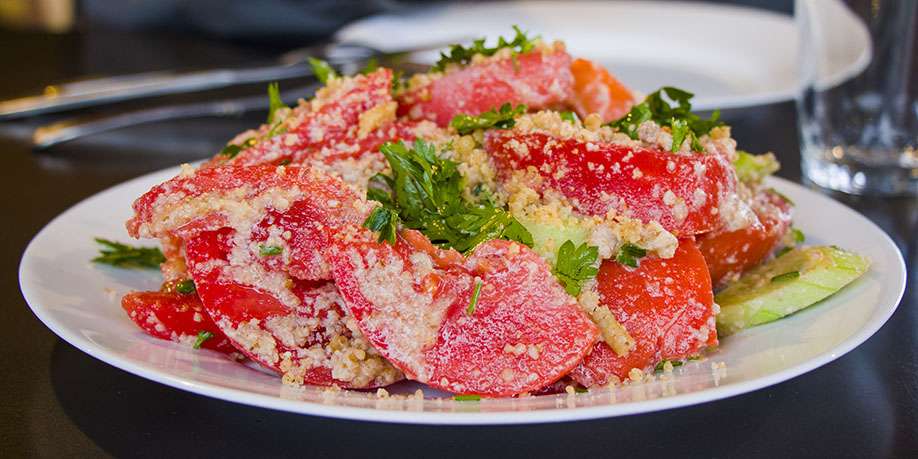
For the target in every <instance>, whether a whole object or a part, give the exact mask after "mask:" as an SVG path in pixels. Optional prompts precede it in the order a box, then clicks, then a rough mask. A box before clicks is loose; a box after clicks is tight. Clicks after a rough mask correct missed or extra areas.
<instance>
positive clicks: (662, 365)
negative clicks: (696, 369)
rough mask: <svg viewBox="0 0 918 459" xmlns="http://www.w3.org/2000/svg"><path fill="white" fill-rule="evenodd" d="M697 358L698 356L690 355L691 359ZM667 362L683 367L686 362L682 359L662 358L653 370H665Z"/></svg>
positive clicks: (655, 371)
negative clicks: (692, 356)
mask: <svg viewBox="0 0 918 459" xmlns="http://www.w3.org/2000/svg"><path fill="white" fill-rule="evenodd" d="M697 359H698V358H697V357H696V358H694V359H693V358H691V357H689V360H697ZM666 362H669V364H670V365H672V366H673V367H681V366H682V365H684V364H685V362H684V361H682V360H666V359H663V360H661V361H660V362H659V363H657V364H656V366H654V367H653V372H654V373H659V372H661V371H663V370H664V368H665V367H666Z"/></svg>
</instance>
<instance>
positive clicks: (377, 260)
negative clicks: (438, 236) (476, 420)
mask: <svg viewBox="0 0 918 459" xmlns="http://www.w3.org/2000/svg"><path fill="white" fill-rule="evenodd" d="M414 237H415V238H416V237H417V235H416V234H415V236H414ZM409 239H410V238H408V239H406V238H405V237H401V238H400V239H399V240H398V242H397V245H396V246H392V245H389V244H385V243H374V242H365V243H357V244H347V245H342V246H341V247H340V252H339V253H338V254H337V255H336V256H335V257H333V260H334V261H333V264H334V275H335V282H336V283H337V285H338V288H339V291H340V292H341V296H342V297H343V298H344V300H345V303H346V305H347V307H348V309H349V311H350V312H351V314H352V315H353V317H355V318H356V319H357V322H358V324H359V326H360V329H361V331H363V333H364V335H365V336H366V337H367V339H369V340H370V342H372V343H373V345H374V346H375V347H376V348H377V349H379V351H380V352H381V353H382V354H383V355H384V356H386V358H387V359H389V361H391V362H392V363H393V364H394V365H396V366H397V367H399V368H400V369H401V370H402V371H404V372H405V374H406V375H407V376H408V377H409V378H411V379H414V380H417V381H420V382H423V383H426V384H428V385H430V386H432V387H436V388H439V389H443V390H447V391H451V392H456V393H470V394H481V395H486V396H494V397H498V396H508V395H513V394H519V393H523V392H528V391H533V390H536V389H539V388H541V387H543V386H546V385H548V384H551V383H552V382H554V381H556V380H558V379H559V378H561V377H562V376H563V375H564V374H566V373H567V372H568V371H570V369H571V368H573V367H574V366H575V365H576V364H577V363H578V362H579V361H580V359H582V357H583V355H584V354H585V353H586V352H587V351H588V350H589V349H590V347H592V345H593V343H594V342H595V341H596V338H597V334H598V331H597V329H596V327H595V326H594V325H593V324H592V322H590V320H589V318H587V317H586V316H585V315H584V314H583V313H582V312H581V311H580V309H579V307H578V306H577V303H576V301H575V300H574V299H573V298H572V297H571V296H569V295H567V293H565V291H564V289H563V288H562V287H561V286H560V285H559V284H558V282H557V281H556V280H555V279H554V278H553V276H552V274H551V271H550V269H549V267H548V265H547V264H545V262H544V261H543V260H542V259H541V258H539V256H538V255H537V254H536V253H535V252H533V251H531V250H530V249H528V248H527V247H525V246H521V245H519V244H517V243H513V242H508V241H501V240H494V241H489V242H486V243H484V244H482V245H480V246H479V247H478V248H477V249H475V251H474V252H473V253H472V254H471V255H470V256H469V257H468V258H467V259H465V260H462V262H461V263H458V264H457V263H452V262H450V260H454V259H456V256H457V255H458V254H456V253H455V252H453V255H452V256H450V255H443V254H434V256H431V255H430V251H429V248H427V247H424V246H423V244H422V245H421V247H420V248H416V247H414V246H413V245H411V243H410V242H409ZM434 250H435V249H434ZM460 259H461V257H460ZM479 283H480V285H481V287H480V291H479V293H478V299H477V304H476V305H475V306H474V307H470V304H472V297H473V295H474V294H475V291H476V286H477V285H479Z"/></svg>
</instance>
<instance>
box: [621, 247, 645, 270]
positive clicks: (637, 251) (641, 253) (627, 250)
mask: <svg viewBox="0 0 918 459" xmlns="http://www.w3.org/2000/svg"><path fill="white" fill-rule="evenodd" d="M645 256H647V251H646V250H644V249H643V248H641V247H638V246H636V245H634V244H632V243H630V242H626V243H625V244H624V245H622V247H621V248H620V249H618V255H617V256H616V257H615V261H617V262H619V263H621V264H623V265H625V266H629V267H632V268H637V267H638V260H639V259H641V258H644V257H645Z"/></svg>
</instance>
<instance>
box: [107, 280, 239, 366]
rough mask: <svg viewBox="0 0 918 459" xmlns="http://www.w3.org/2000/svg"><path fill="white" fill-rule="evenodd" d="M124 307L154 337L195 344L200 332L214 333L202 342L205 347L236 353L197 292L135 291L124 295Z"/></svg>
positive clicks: (122, 303)
mask: <svg viewBox="0 0 918 459" xmlns="http://www.w3.org/2000/svg"><path fill="white" fill-rule="evenodd" d="M121 307H122V308H124V310H125V312H127V314H128V317H130V318H131V320H133V321H134V323H136V324H137V326H138V327H140V328H141V329H143V331H145V332H147V333H148V334H150V335H151V336H155V337H157V338H160V339H165V340H170V341H175V342H178V343H183V344H187V345H193V344H194V343H195V341H197V339H198V334H199V333H201V332H210V333H211V334H212V335H213V336H212V337H211V338H209V339H206V340H204V342H203V343H201V347H202V348H205V349H212V350H215V351H220V352H225V353H227V354H229V353H231V352H236V348H235V347H233V345H232V344H230V342H229V340H228V339H227V338H226V335H224V334H223V332H221V331H220V329H219V328H218V327H217V325H216V324H214V321H213V320H211V318H210V316H209V315H208V314H207V312H206V311H204V306H202V305H201V299H200V298H198V295H196V294H194V293H191V294H182V293H175V292H131V293H128V294H127V295H124V297H122V298H121Z"/></svg>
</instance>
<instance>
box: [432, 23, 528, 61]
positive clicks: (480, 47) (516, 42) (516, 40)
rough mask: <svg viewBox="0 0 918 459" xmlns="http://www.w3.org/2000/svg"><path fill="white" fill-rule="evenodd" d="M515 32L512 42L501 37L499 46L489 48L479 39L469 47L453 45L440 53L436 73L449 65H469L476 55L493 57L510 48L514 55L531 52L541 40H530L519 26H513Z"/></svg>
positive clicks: (482, 39) (498, 41)
mask: <svg viewBox="0 0 918 459" xmlns="http://www.w3.org/2000/svg"><path fill="white" fill-rule="evenodd" d="M513 31H514V32H515V35H514V36H513V39H512V40H509V41H508V40H507V39H506V38H504V37H499V38H498V39H497V46H494V47H488V46H485V39H484V38H479V39H478V40H475V41H473V42H472V44H471V45H470V46H468V47H465V46H462V45H458V44H457V45H451V46H450V47H449V50H447V51H446V52H442V51H441V52H440V60H438V61H437V63H436V64H434V66H433V71H434V72H442V71H444V70H446V66H447V65H449V64H468V63H469V62H472V57H474V56H475V55H476V54H481V55H482V56H493V55H495V54H497V52H498V51H500V50H501V49H504V48H510V49H512V50H513V53H514V55H516V54H522V53H526V52H529V51H532V48H534V47H535V44H536V42H537V41H538V40H539V37H538V36H535V37H532V38H530V37H529V35H528V34H527V33H526V32H523V31H522V30H520V28H519V27H518V26H515V25H514V26H513Z"/></svg>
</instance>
